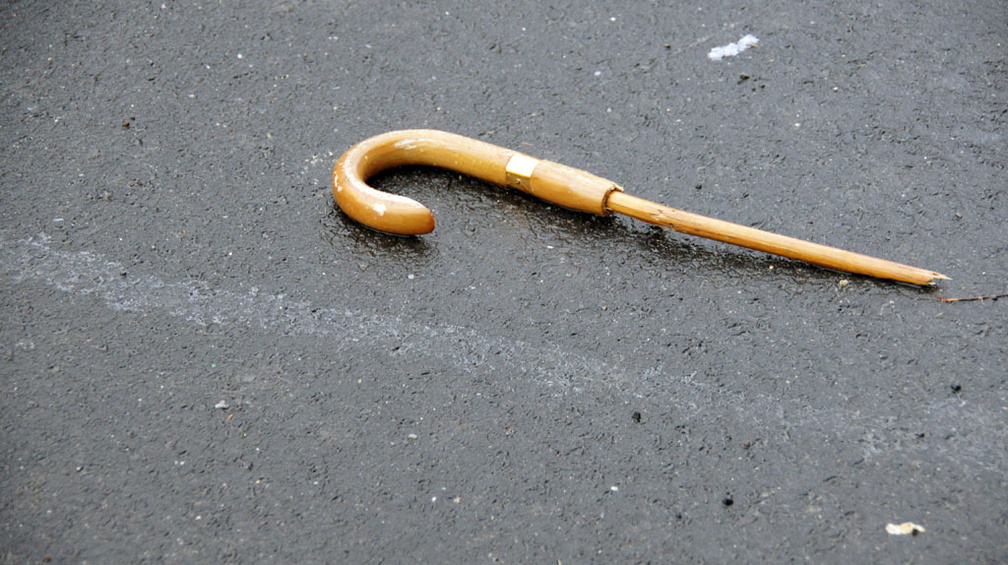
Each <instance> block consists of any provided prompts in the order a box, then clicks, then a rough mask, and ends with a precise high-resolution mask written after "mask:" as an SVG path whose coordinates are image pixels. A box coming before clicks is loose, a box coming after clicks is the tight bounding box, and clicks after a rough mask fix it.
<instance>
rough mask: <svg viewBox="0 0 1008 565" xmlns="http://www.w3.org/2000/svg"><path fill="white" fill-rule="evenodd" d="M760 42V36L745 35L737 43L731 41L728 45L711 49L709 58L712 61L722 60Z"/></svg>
mask: <svg viewBox="0 0 1008 565" xmlns="http://www.w3.org/2000/svg"><path fill="white" fill-rule="evenodd" d="M758 43H759V38H757V37H756V36H755V35H745V36H743V37H742V39H739V40H738V41H736V42H735V43H729V44H728V45H722V46H720V47H715V48H713V49H711V50H710V53H708V54H707V58H709V59H710V60H711V61H720V60H721V59H723V58H725V57H734V56H735V55H738V54H739V53H741V52H743V51H745V50H746V49H749V48H750V47H752V46H754V45H756V44H758Z"/></svg>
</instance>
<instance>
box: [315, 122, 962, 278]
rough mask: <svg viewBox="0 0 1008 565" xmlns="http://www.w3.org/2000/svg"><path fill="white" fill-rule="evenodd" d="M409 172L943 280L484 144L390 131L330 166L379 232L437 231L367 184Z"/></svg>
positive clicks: (342, 199) (882, 273) (343, 196)
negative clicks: (466, 178) (435, 171)
mask: <svg viewBox="0 0 1008 565" xmlns="http://www.w3.org/2000/svg"><path fill="white" fill-rule="evenodd" d="M404 165H428V166H433V167H442V168H446V169H451V170H453V171H458V172H460V173H464V174H467V175H470V176H474V177H476V178H479V179H482V180H485V181H488V182H491V183H494V184H498V185H502V186H507V187H511V188H516V189H518V190H521V191H523V192H526V193H528V194H531V195H533V196H537V197H539V198H542V199H543V200H547V201H549V202H553V203H554V204H559V205H560V206H563V207H565V208H571V209H574V210H580V211H583V212H590V213H592V214H597V215H600V216H605V215H608V214H610V213H612V212H619V213H621V214H626V215H628V216H631V217H633V218H637V219H639V220H642V221H645V222H648V223H651V224H655V225H659V226H664V227H667V228H671V229H674V230H676V231H678V232H682V233H687V234H691V235H697V236H700V237H706V238H709V239H715V240H718V241H723V242H726V243H731V244H733V245H740V246H743V247H748V248H750V249H756V250H759V251H764V252H767V253H772V254H775V255H780V256H783V257H789V258H791V259H797V260H800V261H805V262H807V263H812V264H813V265H818V266H820V267H825V268H827V269H833V270H837V271H845V272H848V273H855V274H861V275H867V276H871V277H877V278H882V279H892V280H897V281H902V282H908V283H912V284H918V285H927V284H932V283H934V282H935V281H936V280H938V279H947V278H948V277H946V276H945V275H943V274H941V273H937V272H934V271H928V270H925V269H919V268H917V267H911V266H909V265H903V264H901V263H895V262H892V261H887V260H885V259H878V258H875V257H869V256H867V255H861V254H859V253H853V252H851V251H844V250H842V249H837V248H835V247H829V246H826V245H820V244H818V243H812V242H809V241H803V240H800V239H795V238H793V237H788V236H783V235H778V234H775V233H770V232H766V231H763V230H758V229H755V228H750V227H746V226H740V225H738V224H732V223H729V222H724V221H721V220H715V219H713V218H708V217H705V216H700V215H698V214H692V213H690V212H684V211H682V210H677V209H675V208H670V207H668V206H664V205H661V204H656V203H654V202H651V201H648V200H644V199H642V198H637V197H635V196H631V195H629V194H625V193H624V192H623V189H622V188H621V187H620V186H619V185H617V184H616V183H614V182H612V181H609V180H606V179H604V178H602V177H599V176H596V175H593V174H591V173H588V172H585V171H582V170H579V169H574V168H572V167H568V166H566V165H561V164H560V163H554V162H552V161H544V160H540V159H536V158H534V157H530V156H528V155H525V154H523V153H519V152H517V151H512V150H510V149H505V148H503V147H498V146H496V145H491V144H489V143H486V142H484V141H479V140H476V139H471V138H468V137H463V136H461V135H456V134H453V133H447V132H443V131H437V130H426V129H418V130H402V131H393V132H389V133H385V134H381V135H377V136H375V137H371V138H369V139H365V140H364V141H362V142H360V143H358V144H357V145H354V146H353V147H351V148H350V149H349V150H347V152H346V153H344V154H343V156H342V157H340V159H339V161H337V163H336V166H335V167H333V173H332V187H333V195H334V196H335V197H336V203H337V204H338V205H339V207H340V208H342V209H343V211H344V212H346V214H347V215H348V216H350V217H351V218H353V219H354V220H357V221H358V222H360V223H362V224H364V225H366V226H369V227H372V228H374V229H376V230H380V231H384V232H389V233H395V234H401V235H419V234H424V233H429V232H431V231H432V230H433V229H434V215H433V214H431V211H430V210H428V209H427V208H426V207H425V206H424V205H423V204H420V203H419V202H417V201H416V200H413V199H411V198H406V197H404V196H398V195H395V194H389V193H387V192H381V191H379V190H375V189H374V188H371V187H370V186H368V184H367V182H366V181H367V179H368V178H369V177H371V176H373V175H375V174H376V173H378V172H380V171H383V170H385V169H390V168H393V167H400V166H404Z"/></svg>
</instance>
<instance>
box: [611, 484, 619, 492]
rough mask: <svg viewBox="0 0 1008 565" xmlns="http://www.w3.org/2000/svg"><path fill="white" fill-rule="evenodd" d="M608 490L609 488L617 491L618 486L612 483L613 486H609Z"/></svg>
mask: <svg viewBox="0 0 1008 565" xmlns="http://www.w3.org/2000/svg"><path fill="white" fill-rule="evenodd" d="M609 490H611V491H613V492H619V487H618V486H616V485H613V486H611V487H609Z"/></svg>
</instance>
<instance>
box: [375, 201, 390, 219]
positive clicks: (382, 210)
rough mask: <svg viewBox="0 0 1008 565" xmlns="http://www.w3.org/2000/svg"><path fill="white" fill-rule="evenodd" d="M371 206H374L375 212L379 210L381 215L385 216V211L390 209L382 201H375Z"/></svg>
mask: <svg viewBox="0 0 1008 565" xmlns="http://www.w3.org/2000/svg"><path fill="white" fill-rule="evenodd" d="M371 207H372V208H374V211H375V212H378V215H379V216H384V215H385V211H386V210H388V206H386V205H384V204H382V203H381V202H375V203H374V204H372V205H371Z"/></svg>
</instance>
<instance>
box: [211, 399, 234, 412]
mask: <svg viewBox="0 0 1008 565" xmlns="http://www.w3.org/2000/svg"><path fill="white" fill-rule="evenodd" d="M214 408H217V409H220V410H227V409H228V408H230V406H228V403H227V400H221V401H220V402H218V403H217V404H214Z"/></svg>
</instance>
